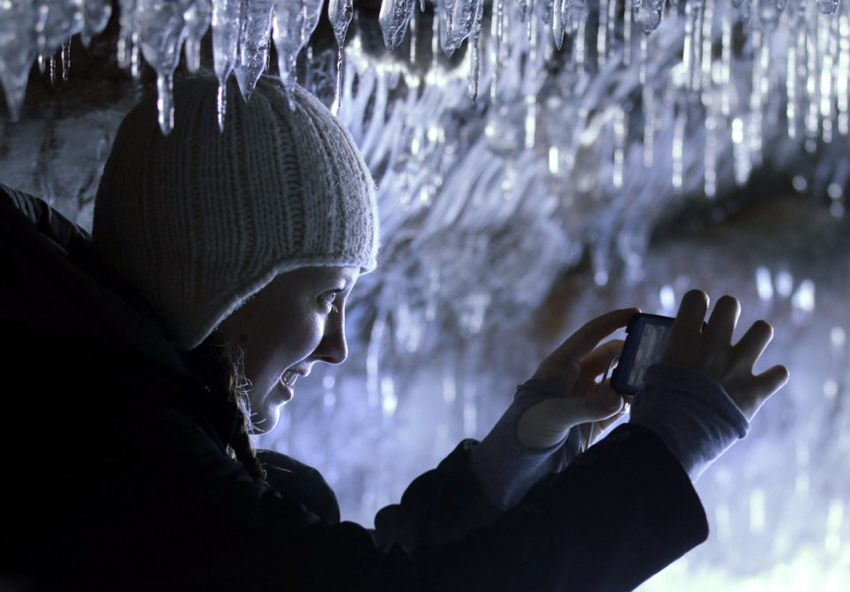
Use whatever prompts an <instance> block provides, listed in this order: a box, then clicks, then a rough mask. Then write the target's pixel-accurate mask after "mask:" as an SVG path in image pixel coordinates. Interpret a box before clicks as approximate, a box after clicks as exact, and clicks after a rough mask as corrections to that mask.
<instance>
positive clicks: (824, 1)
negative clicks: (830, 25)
mask: <svg viewBox="0 0 850 592" xmlns="http://www.w3.org/2000/svg"><path fill="white" fill-rule="evenodd" d="M839 4H840V0H818V6H819V7H820V12H821V14H835V12H836V11H837V10H838V5H839Z"/></svg>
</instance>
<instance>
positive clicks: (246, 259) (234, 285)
mask: <svg viewBox="0 0 850 592" xmlns="http://www.w3.org/2000/svg"><path fill="white" fill-rule="evenodd" d="M227 95H228V101H227V111H226V119H225V126H224V132H220V131H219V129H218V124H217V120H216V113H217V111H216V109H217V103H216V96H217V82H216V80H215V79H214V78H192V79H187V80H184V81H181V82H178V83H176V84H175V86H174V104H175V117H174V121H175V126H174V129H173V131H172V132H171V133H170V134H169V135H168V136H167V137H164V136H163V135H162V134H161V132H160V131H159V127H158V125H157V116H156V98H155V97H148V98H147V99H146V100H144V101H142V102H141V103H140V104H139V105H138V106H137V107H136V108H134V109H133V110H132V111H131V112H130V113H129V115H127V117H126V118H125V119H124V121H123V122H122V123H121V127H120V128H119V130H118V134H117V136H116V138H115V142H114V144H113V146H112V152H111V154H110V156H109V160H108V161H107V163H106V167H105V170H104V174H103V178H102V179H101V182H100V188H99V189H98V194H97V200H96V202H95V213H94V227H93V229H92V239H93V242H94V246H95V248H97V249H98V250H99V251H100V252H101V253H102V254H103V256H105V257H106V258H107V259H108V260H109V261H110V262H111V263H112V264H113V265H114V266H115V267H116V268H117V269H118V270H119V271H120V272H122V273H123V274H124V275H125V276H127V278H128V279H129V280H130V281H131V282H133V283H134V284H135V286H136V287H137V288H138V289H139V291H140V292H141V294H142V296H143V297H144V298H145V299H146V300H147V302H148V304H149V305H150V306H151V307H152V308H153V310H154V311H156V312H157V313H158V314H159V315H160V320H161V321H162V322H163V323H164V324H165V326H166V328H167V329H168V330H169V331H170V333H171V337H172V338H173V339H174V341H175V342H176V343H177V345H178V346H179V347H181V348H183V349H186V350H189V349H193V348H194V347H196V346H197V345H198V344H199V343H201V341H203V340H204V339H205V338H206V337H207V336H208V335H209V334H210V333H211V332H212V330H213V329H215V327H217V326H218V324H219V323H221V321H223V320H224V319H225V318H226V317H227V316H228V315H229V314H230V313H232V312H233V311H234V310H235V309H236V308H237V307H239V306H240V305H241V304H242V303H243V302H244V301H245V300H246V299H247V298H249V297H250V296H251V295H253V294H254V293H256V292H258V291H259V290H260V289H261V288H263V287H264V286H265V285H266V284H268V283H269V282H270V281H271V280H272V279H274V278H275V276H277V275H278V274H280V273H283V272H286V271H291V270H293V269H297V268H300V267H307V266H342V267H359V268H361V271H362V272H363V273H367V272H369V271H371V270H372V269H374V268H375V264H376V256H377V251H378V212H377V205H376V199H375V188H374V183H373V181H372V178H371V176H370V174H369V170H368V168H367V167H366V164H365V163H364V161H363V158H362V157H361V155H360V153H359V152H358V150H357V147H356V146H355V144H354V141H353V139H352V138H351V135H350V134H349V133H348V131H347V130H346V129H345V128H344V127H343V126H342V124H340V123H339V122H338V121H337V120H336V119H335V118H334V117H333V116H332V115H331V113H330V112H329V111H328V110H327V109H326V108H325V106H324V105H322V104H321V103H320V102H319V101H318V99H316V98H315V97H313V96H312V95H311V94H310V93H308V92H307V91H305V90H304V89H302V88H300V87H296V88H295V89H294V90H293V92H292V99H293V101H294V104H295V109H294V110H292V109H290V106H289V102H288V97H287V95H286V92H285V91H284V90H283V87H282V85H281V84H280V83H279V82H277V81H276V80H275V79H273V78H263V79H261V80H260V82H259V83H258V84H257V87H256V90H255V91H254V93H253V94H252V95H251V100H250V102H248V103H245V102H244V101H243V99H242V97H241V96H240V94H239V92H238V89H236V87H235V86H233V87H232V88H228V92H227Z"/></svg>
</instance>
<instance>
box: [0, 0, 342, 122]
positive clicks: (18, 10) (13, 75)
mask: <svg viewBox="0 0 850 592" xmlns="http://www.w3.org/2000/svg"><path fill="white" fill-rule="evenodd" d="M323 4H324V3H323V1H322V0H119V3H118V5H119V14H118V18H119V19H120V36H119V41H118V47H117V51H118V62H119V64H120V65H121V66H122V67H125V68H128V69H129V70H130V71H131V72H132V74H133V75H134V76H138V75H139V73H140V69H141V61H140V54H141V57H143V58H144V61H145V62H147V63H148V64H149V65H150V66H151V67H152V68H153V69H154V70H155V71H156V73H157V87H158V92H159V107H160V114H159V124H160V127H161V129H162V131H163V133H165V134H167V133H169V132H170V130H171V128H172V126H173V117H174V115H173V107H172V101H171V89H172V84H173V82H172V81H173V76H174V71H175V69H176V68H177V65H178V63H179V61H180V57H181V52H185V56H186V65H187V67H188V69H189V70H190V71H192V72H194V71H196V70H197V69H198V67H199V64H200V42H201V39H202V38H203V36H204V35H205V34H206V33H207V31H208V30H209V29H210V27H212V36H213V51H214V68H215V73H216V75H217V77H218V78H219V81H220V82H221V89H222V90H221V91H220V92H223V89H224V88H225V86H226V84H225V83H226V81H227V78H228V77H229V76H230V75H231V74H233V75H234V76H235V77H236V79H237V81H238V82H239V87H240V90H241V92H242V94H243V96H244V97H245V98H246V100H247V98H248V97H249V96H250V94H251V91H252V90H253V88H254V86H255V85H256V82H257V80H258V79H259V77H260V75H261V74H262V72H263V71H264V70H265V69H266V67H267V65H268V56H269V43H270V39H271V37H272V34H271V33H272V30H274V36H273V37H274V43H275V47H276V49H277V54H278V56H279V69H280V77H281V79H282V81H283V83H284V84H285V85H286V86H287V88H291V86H292V85H293V84H295V61H296V58H297V57H298V54H299V53H300V52H301V50H302V49H303V48H304V46H305V45H306V44H307V42H308V40H309V39H310V36H311V35H312V33H313V31H314V29H315V28H316V25H317V24H318V22H319V17H320V14H321V9H322V7H323ZM329 13H330V17H331V21H332V22H333V25H334V31H335V33H336V36H337V39H338V41H339V43H340V46H341V45H342V44H343V43H344V40H345V34H346V31H347V29H348V24H349V23H350V21H351V17H352V14H353V6H352V0H331V1H330V5H329ZM110 16H111V4H110V2H109V0H30V1H26V0H25V1H22V2H10V1H8V0H2V1H0V81H2V84H3V88H4V90H5V93H6V97H7V103H8V105H9V110H10V112H11V116H12V119H13V120H14V119H17V117H18V112H19V110H20V107H21V104H22V102H23V98H24V92H25V88H26V82H27V77H28V75H29V71H30V69H31V68H32V66H33V64H34V62H35V61H36V59H37V58H39V59H40V63H44V62H45V56H47V57H48V58H49V56H51V55H52V54H53V53H54V52H56V51H57V50H59V49H60V48H62V50H63V52H66V51H67V41H68V40H69V39H70V37H71V36H73V35H75V34H77V33H79V34H81V36H82V39H83V42H84V43H88V40H89V39H90V38H91V37H92V36H93V35H96V34H98V33H100V32H101V31H102V30H103V29H104V28H105V26H106V24H107V22H108V21H109V18H110ZM63 44H64V46H63ZM219 104H220V106H221V108H220V109H219V125H221V126H223V122H224V109H223V106H224V105H225V104H226V103H225V102H224V101H220V102H219Z"/></svg>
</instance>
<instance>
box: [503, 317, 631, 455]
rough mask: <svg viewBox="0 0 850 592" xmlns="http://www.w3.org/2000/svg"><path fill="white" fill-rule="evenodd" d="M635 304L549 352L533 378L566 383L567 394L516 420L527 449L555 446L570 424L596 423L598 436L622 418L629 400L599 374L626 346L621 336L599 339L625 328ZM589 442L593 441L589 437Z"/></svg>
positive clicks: (587, 326)
mask: <svg viewBox="0 0 850 592" xmlns="http://www.w3.org/2000/svg"><path fill="white" fill-rule="evenodd" d="M638 312H640V311H639V310H638V309H636V308H627V309H622V310H615V311H613V312H609V313H607V314H604V315H602V316H600V317H597V318H595V319H593V320H592V321H590V322H588V323H587V324H585V325H584V326H583V327H581V328H580V329H579V330H578V331H576V332H575V333H573V335H571V336H570V337H569V338H568V339H567V340H566V341H565V342H564V343H563V344H561V346H560V347H558V349H556V350H555V351H554V352H553V353H552V354H551V355H549V357H547V358H546V359H545V360H543V362H542V363H541V364H540V366H539V367H538V369H537V372H535V374H534V376H533V377H532V379H537V380H546V381H548V382H552V383H555V384H557V385H558V386H560V387H561V389H562V392H563V396H562V397H553V398H551V399H546V400H544V401H541V402H540V403H537V404H536V405H533V406H532V407H529V408H528V410H527V411H526V412H525V413H524V414H523V415H522V417H520V420H519V422H518V424H517V440H518V441H519V443H520V444H522V445H523V446H525V447H527V448H532V449H543V448H550V447H552V446H554V445H556V444H558V443H559V442H561V441H563V439H564V438H565V437H566V435H567V433H568V432H569V430H570V428H572V427H573V426H576V425H580V424H586V423H591V422H596V423H597V425H598V428H597V429H596V430H595V432H596V435H597V436H599V435H601V434H602V432H603V431H604V430H605V429H606V428H608V427H609V426H610V425H611V424H612V423H614V422H615V421H617V419H619V417H620V415H621V412H622V411H623V410H624V408H625V406H626V405H625V401H624V400H623V397H621V396H620V395H619V394H618V393H616V392H615V391H613V390H612V389H610V387H609V386H608V384H607V383H605V384H600V383H597V382H596V381H597V379H598V378H599V377H600V376H602V375H603V374H604V373H605V371H606V370H607V369H608V365H609V364H610V361H611V358H612V357H613V356H615V355H616V354H617V353H619V352H620V351H621V350H622V348H623V342H622V341H620V340H614V341H608V342H606V343H603V344H602V345H599V346H598V347H597V344H598V343H599V342H600V341H601V340H603V339H605V338H606V337H608V336H609V335H611V334H612V333H614V332H615V331H616V330H617V329H620V328H621V327H625V326H626V324H628V322H629V319H630V318H631V317H632V315H634V314H636V313H638ZM588 444H592V442H589V443H588Z"/></svg>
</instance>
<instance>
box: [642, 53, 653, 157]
mask: <svg viewBox="0 0 850 592" xmlns="http://www.w3.org/2000/svg"><path fill="white" fill-rule="evenodd" d="M644 39H645V38H644ZM642 102H643V166H644V167H645V168H647V169H649V168H652V165H653V162H654V160H655V126H656V124H655V96H654V95H653V94H652V89H651V88H650V87H649V86H648V85H644V86H643V100H642Z"/></svg>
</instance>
